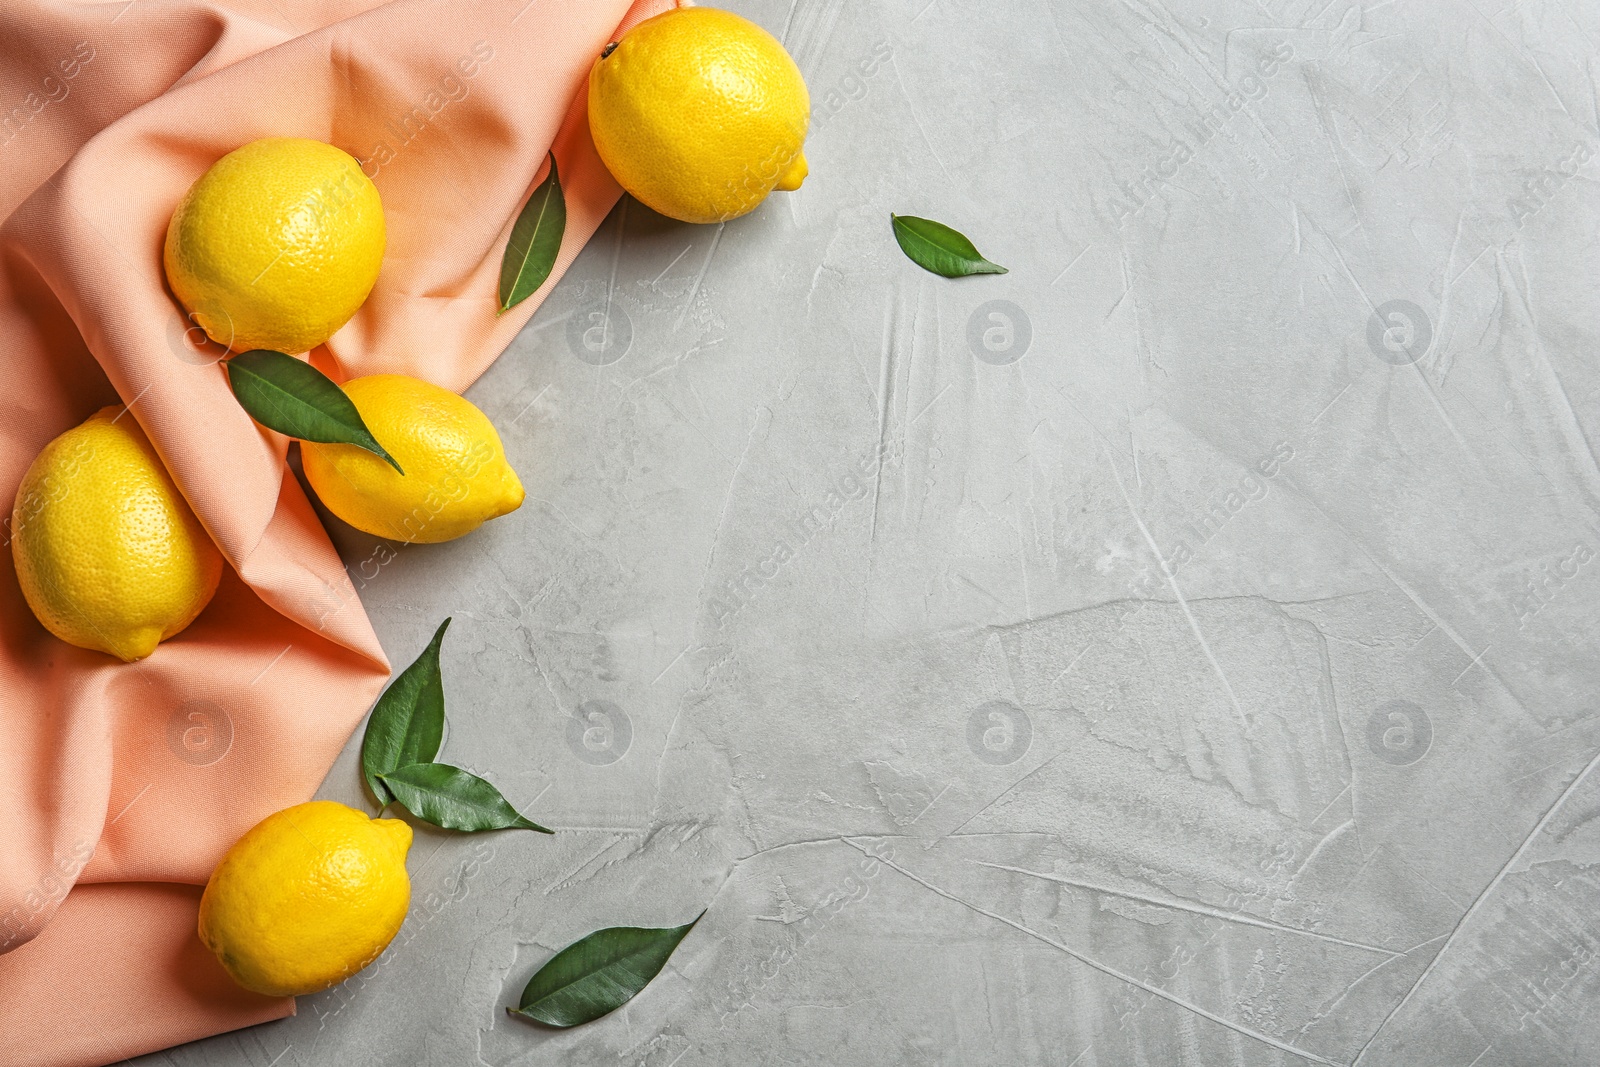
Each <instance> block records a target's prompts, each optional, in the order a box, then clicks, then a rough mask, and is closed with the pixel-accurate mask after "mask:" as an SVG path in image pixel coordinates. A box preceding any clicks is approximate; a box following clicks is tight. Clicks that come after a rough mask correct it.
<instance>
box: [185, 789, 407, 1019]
mask: <svg viewBox="0 0 1600 1067" xmlns="http://www.w3.org/2000/svg"><path fill="white" fill-rule="evenodd" d="M410 848H411V827H410V826H408V825H407V824H406V823H404V822H402V821H400V820H399V819H369V818H368V817H367V816H366V814H365V813H363V812H359V811H356V810H355V809H354V808H349V807H346V806H345V805H343V804H339V803H337V802H335V801H332V800H313V801H310V802H309V803H306V804H296V805H295V806H294V807H291V808H285V809H283V810H282V811H280V812H277V813H275V814H272V815H269V816H267V817H266V818H265V819H263V820H261V821H260V822H259V823H257V824H256V825H255V826H254V827H252V828H251V829H250V830H249V831H248V832H246V833H245V835H244V836H243V837H241V838H239V840H238V841H237V842H235V843H234V845H233V847H232V848H230V849H229V850H228V851H227V853H226V854H225V855H224V856H223V857H222V860H221V862H219V863H218V864H217V866H216V869H215V870H213V871H212V872H211V878H210V879H209V880H208V881H207V882H206V888H205V892H204V893H203V894H202V895H201V897H200V920H199V931H200V940H201V942H203V943H204V944H205V946H206V947H207V948H208V949H210V950H211V951H212V952H213V953H215V954H216V957H217V959H218V960H220V961H221V963H222V966H223V968H224V969H225V970H226V971H227V972H228V973H229V974H230V975H232V976H233V979H234V981H236V982H238V983H239V984H240V985H242V986H244V987H245V988H246V989H251V990H254V991H255V992H257V993H265V994H266V995H268V996H275V997H293V996H300V995H302V994H306V993H316V992H319V991H321V990H323V989H327V988H328V987H329V986H333V985H337V984H338V983H340V982H342V981H344V980H345V979H346V978H349V977H350V976H351V975H353V974H355V973H356V972H357V971H359V970H361V969H362V968H364V967H366V966H367V965H368V964H370V963H372V961H374V960H376V959H377V958H378V957H379V956H380V955H381V954H382V953H383V950H384V949H385V948H387V947H388V945H389V942H390V941H393V940H394V935H395V934H397V933H399V931H400V924H401V923H403V922H404V921H405V917H406V909H407V908H409V907H410V905H411V879H410V877H409V876H408V875H407V874H406V853H407V852H408V851H409V850H410Z"/></svg>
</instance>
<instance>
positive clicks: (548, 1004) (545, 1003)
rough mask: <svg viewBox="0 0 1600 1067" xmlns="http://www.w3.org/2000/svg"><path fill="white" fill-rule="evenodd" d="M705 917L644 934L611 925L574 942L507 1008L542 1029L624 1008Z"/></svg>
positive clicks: (640, 928)
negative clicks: (542, 1027) (519, 1001)
mask: <svg viewBox="0 0 1600 1067" xmlns="http://www.w3.org/2000/svg"><path fill="white" fill-rule="evenodd" d="M704 915H705V912H701V913H700V915H698V916H696V917H695V920H694V922H691V923H689V924H688V925H686V926H674V927H669V928H667V929H664V930H662V929H647V928H644V927H638V926H612V927H609V928H607V929H605V930H596V931H595V932H594V933H592V934H590V935H589V936H588V937H585V938H582V939H580V940H578V941H574V942H573V943H572V944H570V945H568V946H567V947H566V948H564V949H562V950H561V951H560V952H557V953H556V954H555V955H554V956H552V957H550V961H549V962H548V963H546V964H545V965H544V966H543V967H540V968H539V971H538V973H537V974H535V975H534V976H533V977H532V978H531V979H529V981H528V986H527V988H526V989H524V990H523V991H522V1002H521V1003H520V1004H519V1005H518V1006H517V1007H515V1008H507V1009H506V1011H507V1012H508V1013H510V1014H512V1015H520V1016H522V1017H524V1018H527V1019H532V1020H534V1021H535V1022H540V1023H544V1024H545V1025H546V1026H560V1027H566V1026H577V1025H578V1024H580V1023H586V1022H589V1021H590V1020H591V1019H598V1018H600V1016H602V1015H604V1014H606V1013H607V1012H610V1011H615V1010H616V1009H618V1008H620V1007H622V1005H624V1004H626V1003H627V1002H628V1001H630V1000H632V999H633V998H634V995H635V994H637V993H638V992H639V990H641V989H643V988H644V987H645V986H646V985H648V984H649V982H650V980H651V979H652V978H654V977H655V976H656V975H657V974H659V973H660V972H661V968H662V967H664V966H666V963H667V958H668V957H670V956H671V955H672V950H673V949H675V948H677V947H678V942H680V941H682V940H683V939H684V936H685V935H687V934H688V932H689V931H690V930H693V929H694V924H695V923H697V922H699V921H700V918H701V917H702V916H704Z"/></svg>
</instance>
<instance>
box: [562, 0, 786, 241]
mask: <svg viewBox="0 0 1600 1067" xmlns="http://www.w3.org/2000/svg"><path fill="white" fill-rule="evenodd" d="M810 121H811V98H810V95H809V94H808V93H807V92H806V83H805V78H803V77H802V76H801V74H800V68H799V67H797V66H795V62H794V60H793V59H792V58H790V56H789V53H788V52H786V51H784V48H783V45H782V44H781V43H779V41H778V39H777V38H776V37H773V36H772V34H770V33H768V32H767V31H766V30H764V29H762V28H761V27H760V26H757V25H756V24H755V23H753V22H751V21H750V20H748V19H745V18H741V17H740V16H738V15H735V14H734V13H732V12H731V11H720V10H717V9H716V8H709V7H684V8H677V9H675V10H672V11H667V12H663V13H662V14H660V15H656V16H655V17H654V18H649V19H646V20H645V21H643V22H641V23H639V25H637V26H635V27H634V28H633V29H632V30H630V31H629V32H628V33H627V34H625V35H624V36H623V38H622V40H621V41H617V42H613V43H612V44H610V45H608V46H607V47H606V49H605V51H604V53H602V54H601V56H600V58H599V59H597V60H595V63H594V66H593V68H591V70H590V72H589V132H590V134H591V135H592V136H593V137H594V145H595V148H596V149H598V150H599V152H600V158H601V159H602V160H604V161H605V164H606V167H607V169H609V170H610V171H611V173H612V175H613V176H614V177H615V178H616V179H617V183H618V184H619V185H621V186H622V187H623V188H624V189H626V190H627V191H628V192H629V193H631V194H633V196H634V197H636V198H637V199H639V200H640V201H642V202H644V203H645V204H646V205H647V206H649V207H651V208H653V209H655V210H656V211H659V212H660V213H661V214H663V215H669V216H671V217H672V218H675V219H681V220H682V221H684V222H722V221H725V220H727V219H732V218H737V217H739V216H740V215H743V214H745V213H747V212H749V211H753V210H754V209H755V208H756V206H757V205H758V204H760V203H761V202H762V201H763V200H765V199H766V197H767V194H769V193H771V192H772V190H773V189H784V190H794V189H798V188H800V183H801V182H803V181H804V180H805V177H806V173H807V166H806V157H805V154H804V153H803V152H802V146H803V144H804V142H805V138H806V129H807V127H808V126H809V125H810Z"/></svg>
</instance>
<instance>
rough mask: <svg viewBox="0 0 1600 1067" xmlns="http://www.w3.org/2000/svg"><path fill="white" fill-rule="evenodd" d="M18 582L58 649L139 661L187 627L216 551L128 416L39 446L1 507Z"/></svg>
mask: <svg viewBox="0 0 1600 1067" xmlns="http://www.w3.org/2000/svg"><path fill="white" fill-rule="evenodd" d="M11 531H12V540H11V556H12V561H13V562H14V563H15V564H16V568H17V584H18V585H20V586H21V587H22V595H23V597H24V598H26V600H27V601H28V606H29V607H30V608H32V609H33V613H34V615H36V616H37V617H38V619H39V621H40V622H41V623H43V624H44V628H45V629H47V630H49V631H50V632H51V633H53V634H55V635H56V636H57V637H59V638H61V640H63V641H66V642H67V643H68V644H73V645H77V646H78V647H79V648H92V649H97V650H99V651H101V652H109V653H110V654H111V655H113V656H117V657H119V658H121V659H124V660H129V661H131V660H136V659H143V658H144V657H145V656H148V655H149V654H150V653H152V652H154V651H155V649H156V645H157V644H158V643H159V642H162V641H165V640H166V639H167V638H169V637H171V636H172V635H174V634H176V633H178V632H179V631H180V630H182V629H183V628H184V627H185V626H188V625H189V624H190V623H191V622H193V621H194V618H195V616H196V615H199V614H200V612H201V610H202V609H203V608H205V606H206V604H207V603H209V602H210V600H211V595H212V594H213V593H215V592H216V591H217V581H218V580H219V579H220V578H221V577H222V554H221V553H220V552H218V551H217V546H216V545H215V544H213V543H212V541H211V538H210V537H209V536H208V535H207V534H206V531H205V530H204V528H202V527H201V525H200V521H199V520H198V519H196V518H195V516H194V512H192V511H190V510H189V505H188V503H187V502H186V501H185V500H184V499H183V496H182V494H180V493H179V492H178V487H177V486H176V485H174V484H172V478H171V476H170V475H168V474H167V469H166V467H164V466H162V463H161V458H160V457H159V456H157V455H156V451H155V449H154V448H152V447H151V446H150V441H149V439H148V438H146V437H145V435H144V431H143V430H141V429H140V428H139V424H138V422H137V421H135V420H134V417H133V415H132V414H130V413H129V412H128V411H127V409H126V408H120V407H108V408H102V409H101V410H100V411H98V412H96V413H95V414H94V415H93V416H92V417H91V418H90V419H89V420H88V421H87V422H84V423H83V424H82V425H79V426H75V427H73V428H72V429H70V430H68V431H67V432H66V433H64V434H62V435H61V436H60V437H57V438H56V439H55V440H54V441H51V442H50V443H49V444H48V445H45V446H44V451H42V452H40V453H39V455H38V456H36V457H35V458H34V461H33V463H32V465H30V466H29V467H28V470H27V473H25V474H24V475H23V476H22V484H21V485H19V486H18V487H17V498H16V502H15V503H14V504H13V505H12V509H11Z"/></svg>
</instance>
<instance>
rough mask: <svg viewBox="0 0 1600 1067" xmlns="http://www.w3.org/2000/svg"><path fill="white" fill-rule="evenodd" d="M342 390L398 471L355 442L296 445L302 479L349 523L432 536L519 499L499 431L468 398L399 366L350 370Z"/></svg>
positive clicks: (429, 539)
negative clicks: (353, 374) (363, 373)
mask: <svg viewBox="0 0 1600 1067" xmlns="http://www.w3.org/2000/svg"><path fill="white" fill-rule="evenodd" d="M344 391H345V393H346V394H347V395H348V396H349V397H350V400H351V402H353V403H354V404H355V406H356V410H357V411H359V412H360V413H361V420H362V421H363V422H365V423H366V424H367V429H368V430H370V431H372V436H373V437H375V438H377V439H378V443H379V444H381V445H382V446H383V447H384V448H385V449H386V450H387V451H388V453H389V454H390V455H391V456H393V457H394V458H395V462H397V463H399V464H400V467H401V469H402V470H404V471H405V473H404V474H401V473H400V472H399V471H397V470H395V469H394V468H393V467H391V466H390V465H389V464H388V463H385V462H384V461H383V460H382V459H380V458H379V457H378V456H376V455H374V454H373V453H371V452H368V451H367V450H366V449H363V448H357V447H356V446H355V445H328V444H317V443H315V442H312V441H302V442H301V443H300V458H301V461H302V464H303V466H304V468H305V472H306V480H307V481H309V482H310V483H311V487H312V488H313V489H315V490H316V491H317V496H318V497H320V498H321V499H322V502H323V504H325V505H327V508H328V510H329V511H331V512H333V513H334V514H335V515H337V516H339V518H341V519H343V520H344V521H345V522H348V523H349V524H350V525H351V526H354V527H355V528H356V529H358V530H365V531H366V532H367V533H369V534H376V535H377V536H379V537H387V538H389V539H390V540H394V541H403V542H406V543H408V544H410V543H414V542H420V543H423V544H432V543H434V542H438V541H449V540H452V539H453V538H457V537H460V536H462V535H463V534H468V533H471V532H472V531H473V530H476V529H477V528H478V527H479V526H481V525H482V524H483V523H484V522H486V521H488V520H489V519H493V518H496V517H498V516H501V515H504V514H506V513H507V512H511V511H515V510H517V508H519V507H521V506H522V497H523V492H522V483H521V482H520V481H518V480H517V472H516V471H514V470H512V469H511V464H509V463H507V462H506V453H505V448H504V447H503V446H502V445H501V443H500V435H499V434H498V433H496V432H495V429H494V424H493V423H491V422H490V421H489V419H488V416H486V415H484V413H483V412H481V411H479V410H478V409H477V408H476V407H474V406H473V405H472V403H471V402H470V401H468V400H465V399H463V398H462V397H459V396H457V395H456V394H455V393H452V392H451V391H450V390H448V389H441V388H440V387H439V386H437V385H433V384H431V383H429V382H425V381H422V380H421V379H419V378H411V377H408V376H406V375H403V374H374V375H371V376H369V377H366V378H355V379H353V380H351V381H348V382H346V383H345V385H344Z"/></svg>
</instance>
